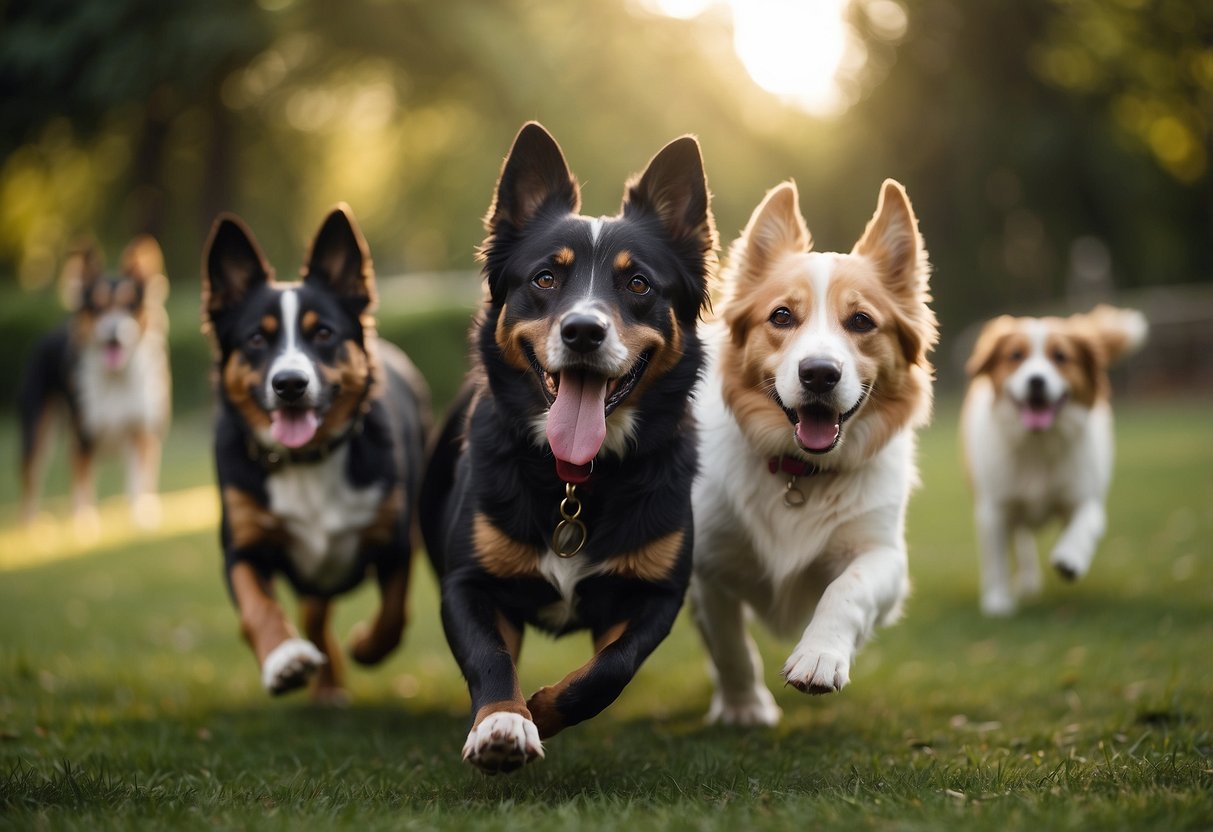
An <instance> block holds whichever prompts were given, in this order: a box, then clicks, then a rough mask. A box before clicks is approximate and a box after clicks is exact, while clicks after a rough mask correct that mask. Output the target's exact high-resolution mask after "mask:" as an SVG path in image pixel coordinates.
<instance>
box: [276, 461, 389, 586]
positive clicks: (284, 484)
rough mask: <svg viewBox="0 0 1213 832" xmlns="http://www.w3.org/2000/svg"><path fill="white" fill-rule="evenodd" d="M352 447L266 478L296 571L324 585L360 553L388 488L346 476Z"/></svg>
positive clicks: (337, 578) (339, 578) (344, 571)
mask: <svg viewBox="0 0 1213 832" xmlns="http://www.w3.org/2000/svg"><path fill="white" fill-rule="evenodd" d="M348 456H349V447H348V446H347V445H345V444H342V445H340V446H339V447H338V448H337V449H336V450H335V451H333V453H332V454H331V455H330V456H328V457H326V458H325V459H323V460H322V461H320V462H316V463H308V464H289V465H284V466H283V467H282V468H281V469H280V470H278V471H275V472H274V473H272V474H270V475H269V477H267V478H266V489H267V490H268V491H269V496H270V512H271V513H272V514H274V516H276V517H278V518H280V519H281V520H282V522H283V523H284V525H285V527H286V532H287V534H288V536H289V538H290V540H289V543H288V545H287V552H288V554H289V556H290V558H291V563H292V565H293V566H294V568H295V571H296V572H297V573H298V574H299V575H300V576H301V577H303V578H305V579H306V580H308V581H309V582H311V583H313V584H316V585H317V587H318V588H319V589H325V588H326V587H335V586H336V585H337V584H338V583H340V582H341V581H342V580H343V579H344V578H345V577H346V576H348V574H349V570H350V569H351V568H352V566H353V564H354V562H355V560H356V559H357V557H358V543H359V539H360V537H361V535H362V533H363V531H364V530H365V529H366V527H367V526H368V525H370V523H371V521H372V520H374V519H375V515H376V513H377V512H378V510H379V505H380V503H382V501H383V497H384V486H383V485H382V484H378V485H372V486H369V487H367V488H362V489H357V488H354V487H353V486H352V485H350V482H349V478H348V477H347V476H346V465H347V457H348Z"/></svg>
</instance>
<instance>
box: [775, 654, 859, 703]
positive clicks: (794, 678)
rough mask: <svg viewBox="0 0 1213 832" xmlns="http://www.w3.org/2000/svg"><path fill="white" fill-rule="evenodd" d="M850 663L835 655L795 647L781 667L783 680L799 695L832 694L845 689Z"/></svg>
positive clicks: (848, 677)
mask: <svg viewBox="0 0 1213 832" xmlns="http://www.w3.org/2000/svg"><path fill="white" fill-rule="evenodd" d="M850 670H851V662H850V661H849V660H848V659H846V658H845V657H843V656H840V655H838V654H837V653H827V652H820V653H819V652H817V651H816V650H803V649H801V648H800V647H797V648H796V650H795V651H794V652H793V653H792V655H791V657H790V658H789V659H788V660H787V662H786V663H785V664H784V666H783V670H782V671H781V672H782V673H783V678H785V679H787V681H788V684H789V685H791V686H792V687H794V688H796V689H797V690H799V691H800V692H801V693H813V694H819V693H834V692H835V691H839V690H842V689H843V688H844V687H846V685H847V682H849V681H851V677H850Z"/></svg>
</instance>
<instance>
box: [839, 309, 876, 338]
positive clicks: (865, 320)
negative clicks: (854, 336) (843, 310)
mask: <svg viewBox="0 0 1213 832" xmlns="http://www.w3.org/2000/svg"><path fill="white" fill-rule="evenodd" d="M843 326H845V327H846V328H847V329H849V330H850V331H851V332H859V333H863V332H871V331H872V330H874V329H875V328H876V322H875V321H874V320H872V319H871V318H870V317H868V316H867V315H865V314H864V313H863V312H856V313H855V314H854V315H852V316H851V317H849V318H847V320H846V323H845V324H843Z"/></svg>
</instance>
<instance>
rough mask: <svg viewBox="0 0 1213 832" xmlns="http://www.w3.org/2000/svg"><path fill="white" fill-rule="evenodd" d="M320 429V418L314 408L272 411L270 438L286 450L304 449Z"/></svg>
mask: <svg viewBox="0 0 1213 832" xmlns="http://www.w3.org/2000/svg"><path fill="white" fill-rule="evenodd" d="M319 427H320V416H319V415H318V414H317V413H316V411H315V410H313V409H312V408H304V407H283V408H279V409H278V410H273V411H270V438H271V439H273V440H274V441H275V442H277V443H278V444H279V445H282V446H283V447H286V448H291V449H294V448H302V447H303V446H304V445H306V444H307V443H308V442H311V441H312V439H313V437H315V436H316V431H317V429H319Z"/></svg>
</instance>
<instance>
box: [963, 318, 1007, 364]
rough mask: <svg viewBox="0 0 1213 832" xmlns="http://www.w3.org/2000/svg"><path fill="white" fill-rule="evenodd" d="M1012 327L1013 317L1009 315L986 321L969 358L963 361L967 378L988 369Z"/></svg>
mask: <svg viewBox="0 0 1213 832" xmlns="http://www.w3.org/2000/svg"><path fill="white" fill-rule="evenodd" d="M1014 329H1015V319H1014V318H1012V317H1011V316H1010V315H999V316H998V317H997V318H995V319H994V320H992V321H987V322H986V325H985V326H983V327H982V328H981V333H980V334H978V336H977V343H975V344H974V345H973V352H972V354H971V355H970V356H969V360H968V361H966V362H965V372H966V373H967V374H968V376H969V378H973V377H975V376H978V375H981V374H982V373H984V372H987V371H988V370H989V369H990V365H991V364H992V363H993V362H994V358H995V356H997V355H998V348H999V347H1000V346H1001V345H1002V342H1003V339H1005V338H1006V337H1007V336H1008V335H1010V334H1011V332H1012V331H1014Z"/></svg>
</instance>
